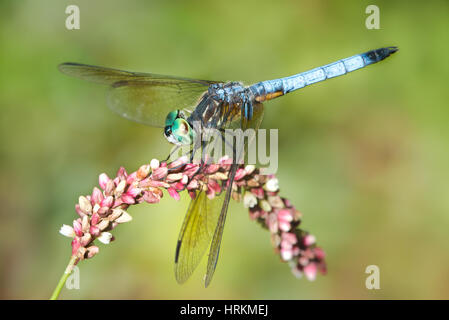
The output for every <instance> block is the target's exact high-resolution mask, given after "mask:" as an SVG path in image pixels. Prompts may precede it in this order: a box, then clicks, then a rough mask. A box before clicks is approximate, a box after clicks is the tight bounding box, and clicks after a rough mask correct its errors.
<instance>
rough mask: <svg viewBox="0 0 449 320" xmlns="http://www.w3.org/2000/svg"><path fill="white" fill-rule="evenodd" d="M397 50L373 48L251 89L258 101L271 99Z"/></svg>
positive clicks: (382, 58)
mask: <svg viewBox="0 0 449 320" xmlns="http://www.w3.org/2000/svg"><path fill="white" fill-rule="evenodd" d="M396 51H398V48H397V47H386V48H380V49H376V50H371V51H368V52H365V53H362V54H357V55H355V56H352V57H349V58H345V59H341V60H338V61H336V62H333V63H330V64H327V65H324V66H321V67H318V68H315V69H312V70H309V71H305V72H302V73H298V74H295V75H293V76H289V77H285V78H279V79H274V80H267V81H262V82H258V83H255V84H253V85H251V86H250V87H249V89H250V90H251V92H252V93H253V95H254V99H255V100H256V101H257V102H263V101H266V100H271V99H274V98H276V97H279V96H282V95H284V94H287V93H289V92H292V91H295V90H298V89H301V88H304V87H306V86H308V85H311V84H314V83H317V82H321V81H324V80H327V79H330V78H335V77H338V76H342V75H344V74H347V73H349V72H352V71H355V70H358V69H361V68H364V67H366V66H368V65H370V64H373V63H376V62H379V61H382V60H384V59H385V58H387V57H388V56H390V55H391V54H393V53H395V52H396Z"/></svg>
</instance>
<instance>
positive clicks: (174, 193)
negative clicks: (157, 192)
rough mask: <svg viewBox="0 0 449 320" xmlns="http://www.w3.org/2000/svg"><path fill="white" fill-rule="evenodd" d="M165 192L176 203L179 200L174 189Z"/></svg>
mask: <svg viewBox="0 0 449 320" xmlns="http://www.w3.org/2000/svg"><path fill="white" fill-rule="evenodd" d="M167 191H168V194H169V195H170V196H171V197H172V198H173V199H175V200H176V201H178V200H179V199H180V195H179V193H178V192H177V191H176V190H175V189H174V188H171V187H170V188H168V189H167Z"/></svg>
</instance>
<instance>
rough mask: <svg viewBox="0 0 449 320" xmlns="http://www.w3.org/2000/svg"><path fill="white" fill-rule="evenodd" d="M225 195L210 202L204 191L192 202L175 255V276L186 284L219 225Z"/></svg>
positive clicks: (179, 281)
mask: <svg viewBox="0 0 449 320" xmlns="http://www.w3.org/2000/svg"><path fill="white" fill-rule="evenodd" d="M224 194H225V193H224V192H222V193H221V194H220V195H217V196H216V197H215V198H214V199H212V200H210V199H209V198H208V197H207V195H206V192H204V191H202V192H199V193H198V194H197V195H196V198H195V199H193V200H192V201H191V202H190V205H189V208H188V210H187V214H186V216H185V218H184V222H183V225H182V228H181V231H180V233H179V237H178V244H177V247H176V255H175V276H176V280H177V281H178V283H184V282H185V281H186V280H187V279H188V278H189V277H190V276H191V275H192V273H193V271H194V270H195V269H196V267H197V266H198V264H199V263H200V261H201V258H202V256H203V255H204V252H205V251H206V249H207V247H208V246H209V244H210V240H211V238H212V235H213V233H214V230H215V227H216V225H217V221H218V216H219V214H220V209H221V208H222V205H223V199H224V196H223V195H224Z"/></svg>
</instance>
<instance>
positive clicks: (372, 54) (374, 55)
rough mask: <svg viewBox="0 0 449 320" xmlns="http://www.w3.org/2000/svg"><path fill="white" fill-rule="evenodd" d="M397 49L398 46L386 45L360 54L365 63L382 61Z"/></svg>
mask: <svg viewBox="0 0 449 320" xmlns="http://www.w3.org/2000/svg"><path fill="white" fill-rule="evenodd" d="M398 50H399V49H398V47H386V48H380V49H376V50H371V51H368V52H365V53H364V54H362V56H363V58H364V59H365V62H366V63H367V64H371V63H376V62H379V61H382V60H383V59H385V58H387V57H389V56H390V55H391V54H393V53H395V52H396V51H398Z"/></svg>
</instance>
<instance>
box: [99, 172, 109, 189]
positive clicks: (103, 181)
mask: <svg viewBox="0 0 449 320" xmlns="http://www.w3.org/2000/svg"><path fill="white" fill-rule="evenodd" d="M110 180H111V179H109V177H108V175H107V174H106V173H102V174H100V176H99V177H98V184H99V185H100V187H101V189H103V190H106V185H107V183H108V182H109V181H110Z"/></svg>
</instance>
